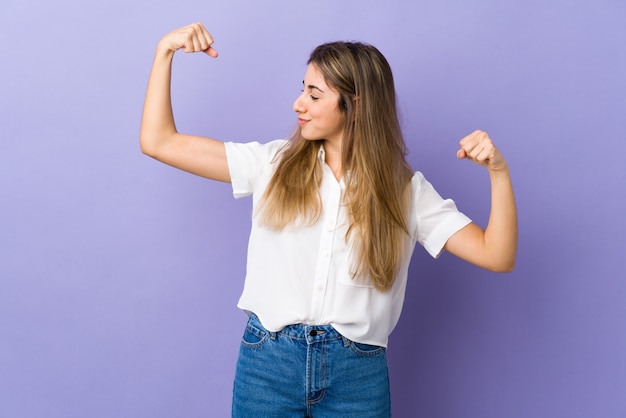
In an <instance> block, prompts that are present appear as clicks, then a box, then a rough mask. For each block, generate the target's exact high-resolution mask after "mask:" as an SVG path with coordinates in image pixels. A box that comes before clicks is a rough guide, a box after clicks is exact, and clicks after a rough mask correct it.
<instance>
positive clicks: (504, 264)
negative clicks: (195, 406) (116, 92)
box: [140, 23, 517, 418]
mask: <svg viewBox="0 0 626 418" xmlns="http://www.w3.org/2000/svg"><path fill="white" fill-rule="evenodd" d="M212 44H213V38H212V36H211V35H210V34H209V32H207V30H206V29H205V28H204V27H203V26H202V25H201V24H199V23H196V24H193V25H189V26H186V27H184V28H180V29H178V30H175V31H173V32H171V33H169V34H167V35H166V36H164V37H163V38H162V39H161V41H160V42H159V44H158V47H157V51H156V55H155V58H154V64H153V67H152V71H151V74H150V80H149V84H148V89H147V94H146V101H145V105H144V113H143V119H142V124H141V135H140V136H141V149H142V151H143V152H144V153H146V154H147V155H149V156H151V157H154V158H156V159H157V160H159V161H162V162H164V163H167V164H170V165H172V166H175V167H178V168H180V169H183V170H186V171H189V172H191V173H194V174H197V175H200V176H203V177H207V178H210V179H214V180H219V181H224V182H230V183H232V187H233V193H234V195H235V197H241V196H247V195H252V196H253V206H254V214H253V222H252V230H251V233H250V243H249V249H248V264H247V274H246V279H245V284H244V290H243V293H242V296H241V299H240V300H239V304H238V306H239V307H240V308H241V309H242V310H244V311H245V312H246V313H247V314H248V315H249V321H248V324H247V326H246V330H245V333H244V336H243V339H242V342H241V348H240V353H239V359H238V362H237V370H236V376H235V384H234V395H233V416H236V417H246V418H249V417H304V416H309V417H317V416H319V417H342V418H345V417H359V418H364V417H377V418H378V417H388V416H389V415H390V400H389V398H390V395H389V382H388V377H387V363H386V357H385V347H386V345H387V338H388V336H389V334H390V333H391V331H392V330H393V328H394V327H395V325H396V323H397V321H398V318H399V316H400V311H401V308H402V303H403V300H404V292H405V287H406V279H407V270H408V265H409V261H410V258H411V254H412V251H413V248H414V245H415V243H416V242H419V243H420V244H421V245H423V246H424V247H425V248H426V250H427V251H428V252H429V253H430V254H431V255H432V256H434V257H436V256H438V255H439V254H440V253H441V251H443V250H446V251H448V252H450V253H452V254H454V255H456V256H458V257H460V258H462V259H464V260H467V261H468V262H470V263H473V264H475V265H477V266H480V267H483V268H486V269H488V270H492V271H499V272H507V271H510V270H512V269H513V266H514V263H515V256H516V245H517V220H516V209H515V201H514V197H513V188H512V185H511V180H510V175H509V169H508V166H507V163H506V161H505V159H504V158H503V156H502V154H501V153H500V152H499V150H498V149H497V148H496V147H495V146H494V144H493V143H492V141H491V139H490V138H489V136H488V135H487V134H486V133H485V132H482V131H475V132H473V133H471V134H470V135H468V136H466V137H465V138H463V139H462V140H461V141H460V148H459V150H458V151H457V156H458V158H460V159H468V160H470V161H473V162H475V163H477V164H480V165H483V166H484V167H486V169H487V170H488V171H489V174H490V179H491V190H492V196H491V213H490V217H489V222H488V225H487V228H486V229H484V230H483V229H482V228H480V227H479V226H477V225H475V224H474V223H472V222H471V221H470V220H469V219H468V218H467V217H466V216H465V215H463V214H462V213H461V212H459V211H458V210H457V208H456V206H455V204H454V203H453V202H452V201H451V200H444V199H442V198H441V197H440V196H439V195H438V194H437V192H436V191H435V190H434V189H433V187H432V186H431V185H430V184H429V183H428V182H427V181H426V180H425V179H424V177H423V176H422V174H420V173H419V172H417V173H414V172H413V171H412V170H411V168H410V167H409V165H408V164H407V162H406V160H405V155H406V149H405V144H404V140H403V138H402V133H401V130H400V127H399V124H398V118H397V114H396V102H395V90H394V84H393V77H392V73H391V69H390V67H389V64H388V63H387V61H386V60H385V58H384V57H383V55H382V54H381V53H380V52H379V51H378V50H377V49H376V48H374V47H372V46H369V45H365V44H361V43H347V42H335V43H329V44H324V45H320V46H319V47H317V48H316V49H315V50H314V51H313V53H312V54H311V56H310V59H309V62H308V67H307V69H306V73H305V75H304V86H303V90H302V94H301V95H300V96H299V97H298V98H297V99H296V101H295V102H294V104H293V109H294V111H295V112H296V114H297V122H298V126H297V128H296V130H295V132H294V133H293V135H292V136H291V138H289V139H288V140H285V141H273V142H269V143H267V144H259V143H256V142H255V143H249V144H236V143H223V142H220V141H218V140H215V139H210V138H204V137H198V136H190V135H184V134H181V133H179V132H177V130H176V127H175V125H174V118H173V114H172V106H171V100H170V75H171V63H172V59H173V56H174V53H175V52H176V51H177V50H179V49H182V50H183V51H185V52H204V53H206V54H208V55H209V56H211V57H214V58H215V57H217V52H216V51H215V50H214V49H213V48H212Z"/></svg>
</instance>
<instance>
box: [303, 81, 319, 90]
mask: <svg viewBox="0 0 626 418" xmlns="http://www.w3.org/2000/svg"><path fill="white" fill-rule="evenodd" d="M302 84H303V85H304V80H302ZM306 88H308V89H311V90H313V89H316V90H319V91H321V92H322V93H324V90H322V89H321V88H319V87H317V86H316V85H313V84H309V85H308V86H306Z"/></svg>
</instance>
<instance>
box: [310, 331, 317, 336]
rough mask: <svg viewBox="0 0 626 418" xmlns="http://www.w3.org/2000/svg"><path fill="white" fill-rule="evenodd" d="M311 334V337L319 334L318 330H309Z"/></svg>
mask: <svg viewBox="0 0 626 418" xmlns="http://www.w3.org/2000/svg"><path fill="white" fill-rule="evenodd" d="M309 335H310V336H311V337H315V336H316V335H317V331H315V330H314V329H312V330H311V331H309Z"/></svg>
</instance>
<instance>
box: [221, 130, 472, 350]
mask: <svg viewBox="0 0 626 418" xmlns="http://www.w3.org/2000/svg"><path fill="white" fill-rule="evenodd" d="M284 143H285V141H284V140H276V141H272V142H269V143H267V144H260V143H257V142H252V143H248V144H238V143H232V142H229V143H226V154H227V158H228V167H229V170H230V176H231V182H232V187H233V194H234V196H235V198H240V197H243V196H249V195H252V197H253V207H256V205H257V204H258V203H259V200H260V199H261V197H262V196H263V193H264V191H265V188H266V187H267V184H268V183H269V181H270V179H271V176H272V173H273V171H274V167H275V165H276V159H275V158H274V157H275V156H276V153H277V151H279V149H280V147H281V146H282V145H283V144H284ZM319 159H320V161H321V163H322V166H323V177H322V183H321V185H320V194H321V199H322V214H321V217H320V219H319V221H318V222H317V223H316V224H315V225H313V226H292V227H288V228H285V229H283V230H281V231H273V230H270V229H268V228H265V227H262V226H260V225H259V224H258V222H257V219H256V217H255V216H253V217H252V230H251V232H250V240H249V244H248V261H247V271H246V278H245V283H244V289H243V293H242V295H241V298H240V299H239V303H238V305H237V306H238V307H239V308H240V309H242V310H244V311H245V312H247V313H248V314H250V313H254V314H256V315H257V316H258V317H259V319H260V321H261V323H262V324H263V326H264V327H265V328H267V329H268V330H270V331H274V332H276V331H280V330H281V329H282V328H283V327H285V326H286V325H290V324H318V325H326V324H330V325H332V326H333V327H334V328H335V329H337V331H339V333H341V334H342V335H344V336H345V337H346V338H348V339H350V340H352V341H356V342H359V343H363V344H372V345H378V346H384V347H386V346H387V340H388V337H389V334H391V331H393V329H394V327H395V326H396V324H397V322H398V319H399V317H400V312H401V310H402V305H403V303H404V294H405V290H406V281H407V272H408V268H409V262H410V260H411V255H412V252H413V249H414V247H415V243H416V242H419V243H420V244H421V245H423V246H424V247H425V249H426V250H427V251H428V252H429V253H430V254H431V255H432V256H433V257H437V256H438V255H439V254H440V253H441V251H442V249H443V247H444V245H445V243H446V241H447V240H448V238H450V237H451V236H452V235H453V234H454V233H455V232H457V231H458V230H459V229H461V228H463V227H464V226H466V225H467V224H468V223H470V222H471V220H470V219H469V218H468V217H467V216H465V215H464V214H462V213H461V212H459V211H458V210H457V208H456V205H455V204H454V202H453V201H452V200H449V199H448V200H444V199H442V198H441V196H439V194H438V193H437V192H436V191H435V189H434V188H433V187H432V186H431V184H430V183H428V182H427V181H426V180H425V179H424V176H423V175H422V174H421V173H419V172H417V173H415V174H414V176H413V178H412V180H411V185H412V191H413V195H412V200H411V202H412V203H411V210H410V219H409V231H410V236H408V237H407V239H406V244H405V247H404V255H403V257H402V263H401V265H400V269H399V271H398V275H397V277H396V279H395V281H394V285H393V287H392V289H391V290H390V291H388V292H380V291H378V290H376V289H375V288H374V286H373V285H372V284H371V283H369V281H368V280H367V278H357V279H354V278H352V277H351V275H350V271H351V267H352V265H351V259H352V250H351V246H350V243H349V242H346V239H345V236H346V231H347V227H348V220H347V214H346V210H345V207H344V206H343V205H342V204H341V202H342V196H343V193H344V190H345V186H344V183H343V181H340V182H338V181H337V180H336V179H335V176H334V175H333V173H332V171H331V170H330V168H329V167H328V166H327V165H326V164H325V163H324V150H323V147H322V149H320V154H319Z"/></svg>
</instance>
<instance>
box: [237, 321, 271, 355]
mask: <svg viewBox="0 0 626 418" xmlns="http://www.w3.org/2000/svg"><path fill="white" fill-rule="evenodd" d="M267 335H268V332H267V331H265V330H263V329H260V328H257V327H256V326H254V325H252V324H251V323H250V322H248V325H246V330H245V331H244V333H243V337H241V345H242V346H243V347H245V348H251V349H257V348H261V346H262V345H263V343H264V342H265V340H267Z"/></svg>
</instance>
